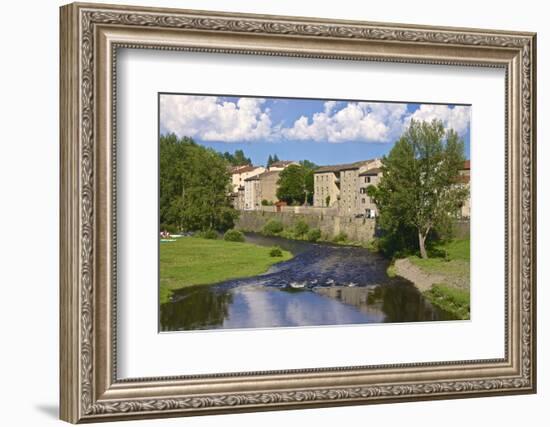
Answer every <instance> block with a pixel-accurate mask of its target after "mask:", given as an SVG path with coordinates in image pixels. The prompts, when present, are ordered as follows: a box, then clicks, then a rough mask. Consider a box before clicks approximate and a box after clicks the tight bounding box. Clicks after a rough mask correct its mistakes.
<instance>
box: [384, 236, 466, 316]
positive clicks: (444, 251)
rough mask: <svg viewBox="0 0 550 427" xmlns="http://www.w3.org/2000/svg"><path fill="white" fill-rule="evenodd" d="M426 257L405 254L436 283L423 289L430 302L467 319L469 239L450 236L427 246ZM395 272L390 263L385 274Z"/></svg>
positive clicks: (396, 272)
mask: <svg viewBox="0 0 550 427" xmlns="http://www.w3.org/2000/svg"><path fill="white" fill-rule="evenodd" d="M428 256H429V257H428V258H426V259H424V258H421V257H419V256H418V255H409V256H407V257H405V258H406V259H408V260H409V261H410V262H411V264H413V265H415V266H416V267H418V268H420V270H421V271H422V272H423V273H424V274H426V275H428V276H429V277H432V278H434V280H437V281H438V282H439V283H435V284H433V286H431V288H429V289H427V290H425V291H424V292H423V294H424V296H425V297H426V299H427V300H428V301H430V302H431V303H432V304H433V305H435V306H437V307H439V308H441V309H443V310H445V311H447V312H449V313H451V314H452V315H453V316H454V317H456V318H457V319H463V320H464V319H469V318H470V240H469V239H453V240H450V241H447V242H439V243H437V244H434V245H432V246H431V247H430V248H429V249H428ZM396 274H399V271H397V269H396V268H395V264H394V263H392V264H391V265H390V267H388V275H390V276H392V275H396Z"/></svg>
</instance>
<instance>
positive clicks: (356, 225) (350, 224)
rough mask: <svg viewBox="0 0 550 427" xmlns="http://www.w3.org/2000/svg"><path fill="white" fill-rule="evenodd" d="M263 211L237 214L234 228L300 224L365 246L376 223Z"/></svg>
mask: <svg viewBox="0 0 550 427" xmlns="http://www.w3.org/2000/svg"><path fill="white" fill-rule="evenodd" d="M262 208H263V209H262V210H256V211H240V216H239V219H238V221H237V223H236V225H235V226H236V228H239V229H242V230H246V231H256V232H259V231H262V228H263V226H264V225H265V224H266V223H267V222H268V221H269V220H270V219H274V220H277V221H281V223H282V224H283V226H284V228H285V229H290V228H293V227H294V225H295V224H296V223H297V222H298V221H300V220H302V221H304V222H305V223H306V224H307V225H309V228H310V229H311V228H318V229H320V230H321V235H322V237H323V238H324V239H327V240H331V239H332V238H333V237H335V236H336V235H338V234H340V233H341V232H343V233H346V235H347V236H348V240H351V241H354V242H362V243H367V242H369V241H370V240H372V238H373V237H374V235H375V229H376V220H375V219H372V218H355V217H351V216H339V215H337V214H336V210H335V209H330V208H312V207H307V208H304V207H290V206H289V207H286V206H285V207H283V209H282V210H281V212H277V211H276V208H275V207H273V206H263V207H262ZM455 233H456V236H457V237H458V238H467V237H469V236H470V221H469V220H459V221H457V222H456V226H455Z"/></svg>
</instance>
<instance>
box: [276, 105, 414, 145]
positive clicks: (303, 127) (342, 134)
mask: <svg viewBox="0 0 550 427" xmlns="http://www.w3.org/2000/svg"><path fill="white" fill-rule="evenodd" d="M337 104H338V103H337V102H335V101H327V102H325V104H324V111H323V112H319V113H315V114H313V116H312V117H311V119H309V118H308V117H306V116H301V117H300V118H299V119H298V120H296V121H295V122H294V124H293V126H292V127H289V128H284V129H282V130H281V133H282V135H283V136H284V137H285V138H287V139H293V140H313V141H328V142H347V141H362V142H393V141H394V139H395V138H396V137H398V136H399V135H400V134H401V131H402V129H403V120H404V118H405V115H406V113H407V105H406V104H392V103H378V102H348V103H347V105H346V106H345V107H343V108H341V109H339V110H338V109H337V108H336V107H337Z"/></svg>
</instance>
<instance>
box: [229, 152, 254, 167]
mask: <svg viewBox="0 0 550 427" xmlns="http://www.w3.org/2000/svg"><path fill="white" fill-rule="evenodd" d="M222 157H223V158H224V159H225V160H226V161H227V162H229V164H230V165H231V166H242V165H252V160H250V157H246V156H245V155H244V151H243V150H235V153H234V154H231V153H230V152H229V151H226V152H225V153H223V155H222Z"/></svg>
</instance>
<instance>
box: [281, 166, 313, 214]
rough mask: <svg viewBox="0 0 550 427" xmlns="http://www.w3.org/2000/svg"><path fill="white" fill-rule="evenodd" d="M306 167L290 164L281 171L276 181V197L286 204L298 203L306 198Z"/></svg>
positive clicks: (301, 202)
mask: <svg viewBox="0 0 550 427" xmlns="http://www.w3.org/2000/svg"><path fill="white" fill-rule="evenodd" d="M305 179H306V169H305V168H304V167H303V166H299V165H290V166H288V167H287V168H285V169H283V170H282V171H281V174H280V175H279V181H278V182H277V184H278V188H277V198H278V199H279V200H283V201H285V202H287V203H288V204H293V205H300V204H303V203H304V201H305V200H306V196H307V194H306V183H305Z"/></svg>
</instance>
